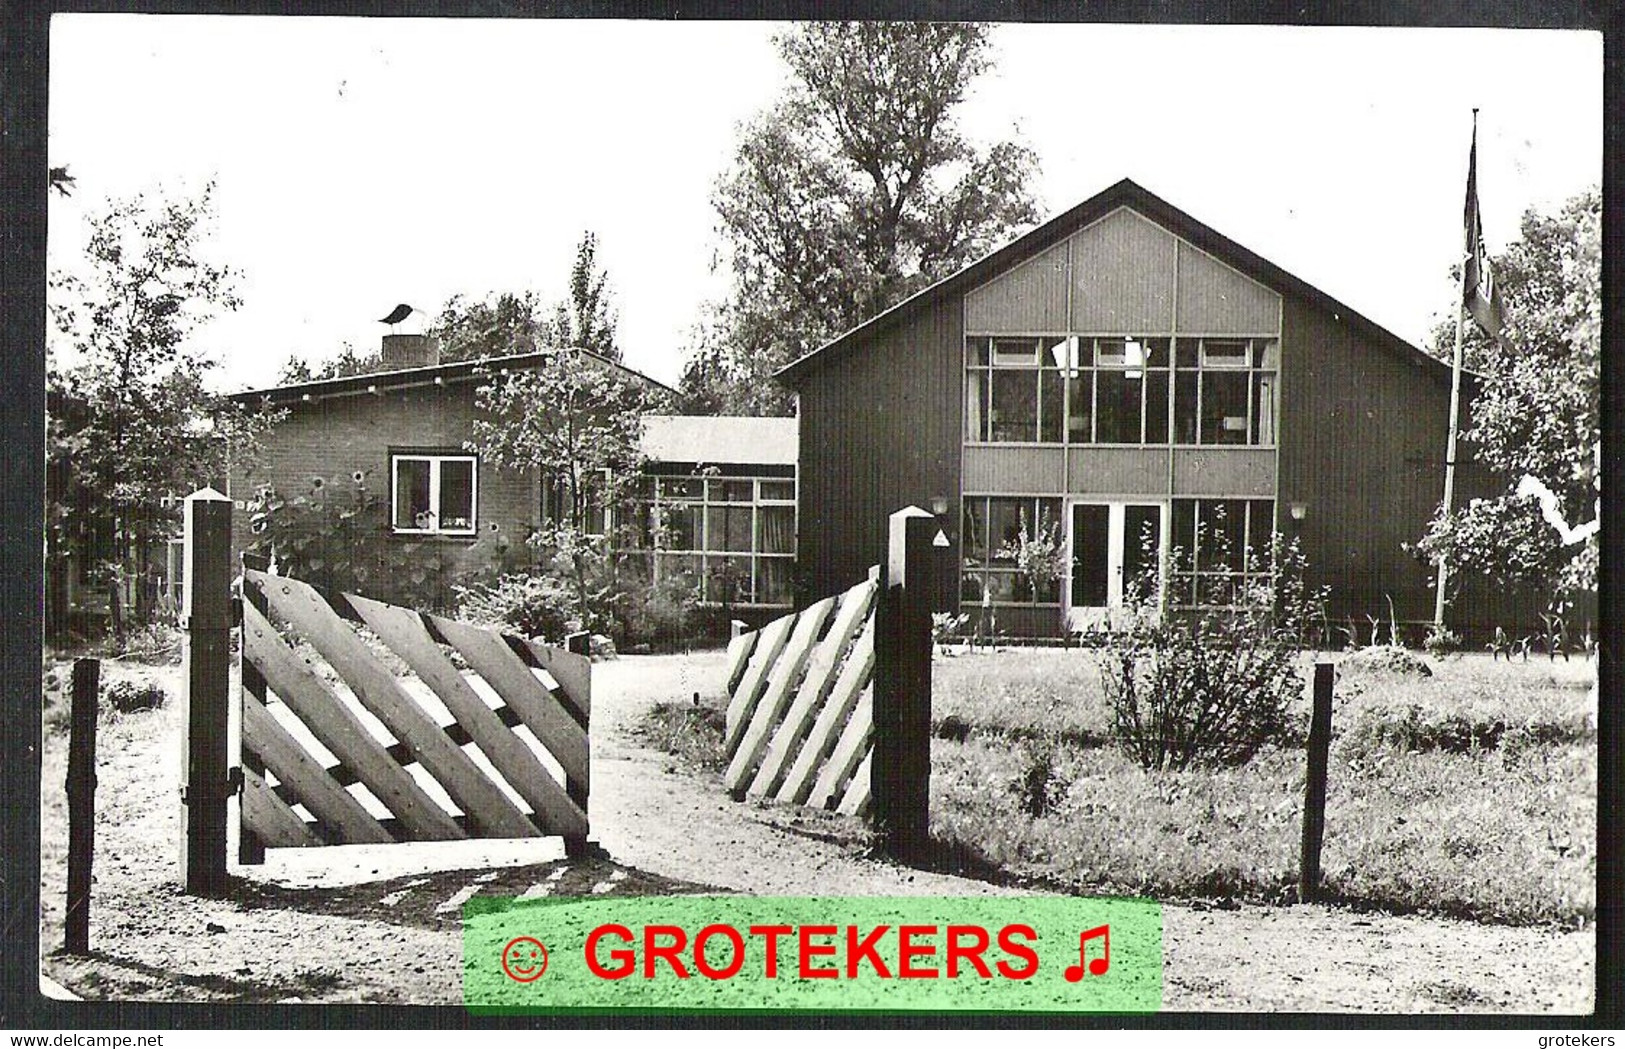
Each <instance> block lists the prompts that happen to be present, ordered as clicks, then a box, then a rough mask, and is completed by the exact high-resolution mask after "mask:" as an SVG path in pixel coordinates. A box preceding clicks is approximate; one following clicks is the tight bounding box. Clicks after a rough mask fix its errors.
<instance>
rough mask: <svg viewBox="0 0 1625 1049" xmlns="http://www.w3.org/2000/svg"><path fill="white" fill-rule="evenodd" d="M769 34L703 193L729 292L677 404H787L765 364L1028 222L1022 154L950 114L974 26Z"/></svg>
mask: <svg viewBox="0 0 1625 1049" xmlns="http://www.w3.org/2000/svg"><path fill="white" fill-rule="evenodd" d="M776 44H777V46H778V50H779V54H780V56H781V57H782V58H783V59H784V61H785V63H786V65H787V66H788V69H789V72H790V84H789V86H788V88H787V89H786V92H785V95H784V97H783V98H782V99H781V100H780V101H779V102H778V103H777V104H776V105H774V106H773V107H772V108H770V109H769V110H767V111H766V112H764V113H763V114H761V115H760V116H758V117H757V118H756V119H755V120H754V121H753V122H752V123H750V124H749V125H748V126H747V127H746V128H745V129H744V131H743V134H742V138H741V141H740V144H739V147H738V150H737V152H736V154H735V157H734V162H733V166H732V168H731V169H730V170H729V171H728V172H727V173H726V174H725V175H724V176H723V178H722V180H721V181H720V182H719V184H718V186H717V189H716V192H715V194H714V196H713V205H714V206H715V208H716V210H717V214H718V217H719V220H720V224H719V232H720V234H721V236H722V239H723V242H724V249H725V257H726V260H727V264H728V265H729V266H730V267H731V269H732V271H733V277H734V289H733V293H732V296H731V297H730V298H729V300H728V301H727V302H726V303H725V304H724V305H722V306H721V307H719V308H718V309H716V310H715V311H714V315H713V316H712V318H711V319H710V324H709V327H708V329H707V335H706V337H704V338H702V339H701V341H700V343H699V345H698V347H697V348H696V352H695V354H694V356H693V358H692V360H691V361H690V364H689V366H688V368H687V370H686V372H685V374H684V379H683V387H684V392H685V393H686V394H687V395H688V397H689V399H690V401H691V402H692V403H695V404H701V405H705V404H718V405H721V406H724V407H726V408H728V409H729V410H735V411H746V412H751V413H762V412H769V413H773V412H784V411H787V410H788V406H789V401H788V397H787V395H786V393H785V391H783V390H781V389H778V388H777V387H776V386H775V384H773V383H772V381H771V379H770V378H769V376H771V374H772V373H773V372H774V371H775V370H777V369H778V368H780V367H782V366H783V365H784V364H786V363H788V362H789V361H791V360H793V359H795V358H796V357H798V356H800V355H802V354H804V353H806V352H808V351H810V350H812V349H814V348H816V347H817V346H818V345H819V344H820V343H822V342H824V341H825V340H827V339H829V338H831V337H833V336H835V335H837V334H839V333H840V332H842V331H845V330H847V329H848V328H851V327H853V326H854V325H856V324H858V323H860V322H862V321H863V320H865V319H867V318H868V317H870V316H872V315H873V314H875V313H878V312H880V311H882V310H884V309H886V308H887V307H889V306H891V305H893V304H895V303H897V302H899V301H901V300H902V299H903V298H906V297H907V296H908V295H910V294H912V293H914V292H915V291H918V290H919V289H920V288H923V287H924V286H926V285H927V284H929V283H931V282H932V281H934V280H936V279H938V278H940V277H942V276H944V275H946V274H948V273H951V272H953V271H954V270H956V269H959V268H960V267H961V266H963V265H965V264H966V263H968V262H970V261H971V260H973V259H974V258H976V257H977V256H979V255H981V254H983V253H985V252H987V251H988V250H990V249H991V248H992V247H993V246H994V245H995V244H997V243H998V242H999V241H1000V240H1002V239H1005V238H1007V237H1009V236H1010V235H1012V234H1013V233H1014V232H1016V231H1018V230H1019V229H1020V228H1021V227H1023V226H1026V225H1029V224H1031V223H1034V222H1036V221H1037V220H1038V217H1039V216H1038V207H1037V204H1036V202H1035V201H1034V199H1033V196H1032V194H1031V192H1030V190H1029V188H1028V183H1029V181H1030V179H1031V177H1032V174H1033V172H1034V170H1035V169H1036V166H1037V160H1036V157H1035V155H1034V154H1033V152H1032V151H1031V150H1030V149H1028V148H1027V147H1026V146H1024V145H1022V144H1020V143H1019V142H1017V141H1015V140H1013V139H1012V140H1007V141H1002V142H998V143H996V144H993V145H991V146H987V147H981V146H977V145H975V144H973V143H972V142H970V141H969V140H968V139H966V138H965V136H964V134H963V133H962V132H961V130H960V128H959V126H958V124H957V121H956V117H955V110H956V108H957V107H958V106H959V105H960V103H962V102H963V101H964V99H965V97H966V93H967V91H968V90H969V88H970V85H971V84H972V83H973V82H974V81H975V79H976V78H977V77H978V76H979V75H980V74H982V73H983V72H985V71H986V70H987V69H988V67H989V64H990V62H991V59H990V56H989V52H990V43H989V38H988V29H987V28H986V27H985V26H982V25H976V24H965V23H955V24H922V23H887V22H856V23H841V22H822V23H813V24H809V25H806V26H800V27H797V28H796V29H793V30H790V31H789V32H786V33H784V34H782V35H781V36H779V37H778V38H777V40H776Z"/></svg>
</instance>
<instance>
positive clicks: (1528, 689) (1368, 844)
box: [932, 651, 1597, 924]
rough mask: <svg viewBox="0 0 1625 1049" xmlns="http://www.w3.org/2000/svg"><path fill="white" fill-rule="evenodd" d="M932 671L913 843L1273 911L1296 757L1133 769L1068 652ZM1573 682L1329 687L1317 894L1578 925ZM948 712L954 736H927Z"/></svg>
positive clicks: (1588, 895) (1461, 672)
mask: <svg viewBox="0 0 1625 1049" xmlns="http://www.w3.org/2000/svg"><path fill="white" fill-rule="evenodd" d="M937 668H938V669H937V673H936V676H935V681H934V689H933V692H934V697H933V698H934V701H935V706H936V711H935V713H936V719H937V721H938V723H939V733H938V734H939V738H938V739H936V740H935V741H933V751H932V770H933V780H932V814H933V832H934V834H935V835H936V836H938V837H939V838H941V839H942V840H943V841H944V842H945V843H947V844H948V845H950V846H952V847H956V848H961V849H965V850H970V851H973V852H975V853H978V854H980V855H981V856H982V857H984V858H985V859H986V860H988V861H989V862H991V863H993V864H995V865H996V866H998V867H1001V868H1003V869H1006V870H1008V871H1010V872H1012V873H1015V874H1018V875H1022V876H1030V877H1037V878H1040V879H1043V880H1045V881H1049V882H1052V883H1054V884H1057V885H1061V886H1066V887H1071V888H1074V889H1076V890H1078V891H1088V892H1119V893H1142V894H1149V895H1154V896H1159V897H1163V898H1181V897H1220V898H1243V899H1251V900H1258V901H1286V900H1290V899H1292V898H1295V894H1296V883H1297V866H1298V847H1299V836H1300V834H1301V823H1300V821H1301V818H1302V817H1301V804H1302V798H1303V789H1304V784H1303V776H1304V771H1303V770H1304V756H1303V753H1302V751H1301V749H1298V748H1296V747H1294V746H1288V747H1271V748H1268V749H1266V750H1265V751H1264V752H1263V753H1262V754H1260V755H1259V757H1257V758H1256V759H1255V760H1254V761H1253V762H1251V763H1250V764H1248V765H1246V766H1244V767H1241V768H1236V769H1223V770H1192V771H1187V772H1178V773H1166V772H1164V773H1152V772H1147V771H1145V770H1143V769H1141V768H1140V767H1139V766H1138V765H1136V764H1134V763H1133V762H1132V761H1130V760H1128V759H1127V758H1126V757H1124V756H1123V755H1121V754H1120V753H1119V752H1118V751H1117V750H1116V749H1115V748H1112V747H1110V746H1107V745H1104V743H1105V740H1104V737H1105V736H1106V735H1107V734H1108V733H1109V727H1110V715H1109V712H1108V711H1107V710H1106V707H1105V703H1104V700H1103V699H1102V697H1101V694H1100V687H1099V682H1098V678H1097V677H1095V674H1094V669H1093V661H1092V660H1091V658H1090V657H1089V654H1088V653H1083V652H1077V651H1060V652H1055V651H1022V652H1005V653H999V654H994V655H981V656H968V657H961V658H958V659H952V660H939V661H938V663H937ZM1594 672H1595V671H1594V668H1592V667H1590V666H1589V665H1588V664H1584V663H1580V662H1575V663H1571V664H1564V663H1558V664H1544V663H1529V664H1514V665H1510V666H1509V665H1508V664H1506V663H1495V664H1492V663H1491V662H1490V661H1489V660H1488V659H1483V658H1476V657H1466V658H1463V659H1459V660H1447V661H1444V662H1442V663H1439V662H1436V663H1434V676H1433V677H1431V678H1416V677H1399V676H1396V675H1392V674H1385V673H1362V674H1358V675H1357V674H1353V673H1350V674H1347V675H1344V676H1343V678H1342V679H1341V680H1340V681H1339V682H1338V684H1337V691H1336V693H1335V699H1336V702H1335V704H1334V710H1335V713H1334V717H1333V735H1334V743H1333V751H1332V763H1331V771H1330V788H1329V793H1328V801H1327V816H1326V835H1325V846H1324V850H1323V852H1322V859H1321V862H1322V868H1323V870H1324V872H1325V884H1326V888H1327V890H1328V892H1329V893H1330V894H1331V895H1332V896H1333V897H1334V898H1337V899H1341V900H1343V901H1345V902H1349V903H1354V904H1361V905H1368V906H1374V907H1379V908H1382V909H1385V910H1392V911H1399V912H1405V911H1417V910H1427V911H1434V912H1438V913H1443V914H1448V915H1453V916H1459V917H1466V918H1473V919H1476V920H1481V921H1494V922H1506V923H1520V924H1521V923H1542V922H1555V923H1579V922H1583V921H1589V920H1591V919H1592V918H1594V916H1595V913H1596V857H1595V842H1596V823H1595V813H1596V776H1597V772H1596V768H1597V764H1596V762H1597V752H1596V734H1595V728H1594V726H1593V724H1592V723H1591V720H1590V719H1589V717H1588V713H1587V706H1588V704H1587V698H1586V693H1587V690H1588V689H1589V687H1590V684H1591V681H1592V680H1593V677H1592V675H1593V674H1594ZM1304 713H1307V701H1306V703H1305V710H1304ZM949 715H952V716H953V717H954V718H955V719H957V720H958V721H960V722H961V724H959V725H958V726H956V727H957V728H958V731H956V732H954V733H952V735H954V736H955V737H956V738H954V739H947V738H940V737H942V736H944V735H947V733H944V732H942V731H941V728H940V726H941V725H942V722H943V721H944V719H946V718H947V717H948V716H949ZM1045 728H1050V729H1053V730H1055V732H1054V734H1053V735H1051V736H1049V737H1048V738H1046V736H1045V734H1044V732H1043V730H1044V729H1045Z"/></svg>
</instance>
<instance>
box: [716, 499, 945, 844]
mask: <svg viewBox="0 0 1625 1049" xmlns="http://www.w3.org/2000/svg"><path fill="white" fill-rule="evenodd" d="M950 549H951V547H950V544H949V541H948V537H947V536H946V535H945V534H944V533H943V532H942V530H941V529H940V528H938V527H937V519H936V518H935V517H933V516H932V515H931V514H928V513H926V512H925V511H924V510H921V509H920V508H919V507H915V506H907V507H904V508H903V509H901V510H898V511H897V512H896V513H894V514H892V515H891V517H890V518H889V519H888V520H887V542H886V563H885V564H884V565H883V566H879V567H876V568H872V569H870V570H869V578H868V579H866V580H865V581H863V582H862V583H859V584H858V585H857V586H855V587H853V588H852V589H850V590H848V591H846V593H844V594H839V595H836V596H834V597H826V598H825V599H823V600H822V601H818V602H815V603H813V604H812V605H810V606H808V607H807V608H805V609H803V610H802V611H800V612H798V613H796V614H794V615H789V616H785V617H784V618H782V619H776V620H774V621H773V622H771V623H769V624H768V625H767V626H765V627H763V628H762V629H761V630H758V631H755V632H753V633H750V634H743V635H741V636H739V637H737V638H735V639H734V641H733V644H732V645H731V646H730V647H729V650H728V672H727V673H728V677H727V681H726V686H727V690H728V714H727V721H726V726H727V727H726V729H725V733H724V737H723V743H724V749H725V750H726V752H727V755H728V770H727V772H726V773H725V774H724V781H725V782H726V784H727V787H728V790H729V792H730V793H731V794H732V795H733V796H734V797H735V798H744V797H747V796H752V795H754V796H756V797H759V798H772V799H774V800H777V801H783V802H791V803H794V804H810V805H818V806H822V807H825V808H831V807H832V808H835V809H837V810H838V811H840V812H844V813H848V814H852V815H857V814H860V813H867V814H868V816H869V818H870V820H871V822H872V823H873V824H874V827H875V830H876V831H877V832H878V833H879V836H880V841H881V846H882V848H883V849H884V850H885V851H887V852H889V853H890V854H891V855H893V856H895V857H898V858H900V859H905V860H907V859H914V858H918V857H921V856H923V855H925V854H926V852H927V851H928V850H929V848H930V843H931V839H930V822H931V820H930V815H931V813H930V808H931V600H932V589H933V588H932V583H933V576H934V575H936V574H937V573H938V572H939V570H940V569H941V568H942V567H943V565H942V563H941V562H940V561H939V560H938V559H939V558H940V557H942V556H944V555H946V554H947V553H948V552H949V551H950Z"/></svg>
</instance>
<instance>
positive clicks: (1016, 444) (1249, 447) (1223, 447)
mask: <svg viewBox="0 0 1625 1049" xmlns="http://www.w3.org/2000/svg"><path fill="white" fill-rule="evenodd" d="M965 447H966V448H1057V449H1058V448H1072V449H1079V448H1082V449H1091V448H1129V449H1134V450H1137V451H1147V452H1166V451H1168V450H1169V449H1172V450H1174V451H1176V452H1211V451H1228V450H1231V449H1234V450H1235V451H1238V452H1246V451H1259V452H1269V451H1274V450H1275V448H1276V447H1277V445H1275V444H1111V443H1107V442H1105V441H1091V442H1076V441H1074V442H1071V443H1062V442H1060V441H966V442H965Z"/></svg>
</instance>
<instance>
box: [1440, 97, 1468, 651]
mask: <svg viewBox="0 0 1625 1049" xmlns="http://www.w3.org/2000/svg"><path fill="white" fill-rule="evenodd" d="M1473 139H1474V141H1475V142H1476V141H1477V139H1478V108H1477V107H1476V106H1475V107H1473ZM1469 250H1471V249H1470V248H1469ZM1466 312H1467V257H1466V254H1465V253H1463V255H1462V262H1461V280H1460V281H1459V282H1458V287H1457V290H1456V352H1455V355H1454V357H1453V359H1452V363H1451V366H1450V435H1449V436H1448V437H1447V438H1446V440H1445V452H1444V506H1443V515H1442V517H1443V523H1444V526H1445V529H1446V532H1447V534H1448V530H1449V527H1450V515H1451V510H1452V507H1453V505H1454V503H1455V497H1456V428H1457V426H1458V425H1459V424H1460V421H1461V356H1462V354H1461V335H1462V326H1463V321H1462V317H1463V314H1465V313H1466ZM1448 549H1449V544H1448V543H1447V544H1446V545H1445V548H1444V550H1441V551H1440V552H1439V582H1438V589H1437V590H1436V591H1435V592H1434V595H1433V625H1434V626H1435V627H1437V628H1438V629H1440V630H1443V629H1444V592H1445V583H1446V581H1447V580H1448V578H1449V576H1450V560H1449V557H1448V555H1447V554H1446V552H1445V551H1447V550H1448Z"/></svg>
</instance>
